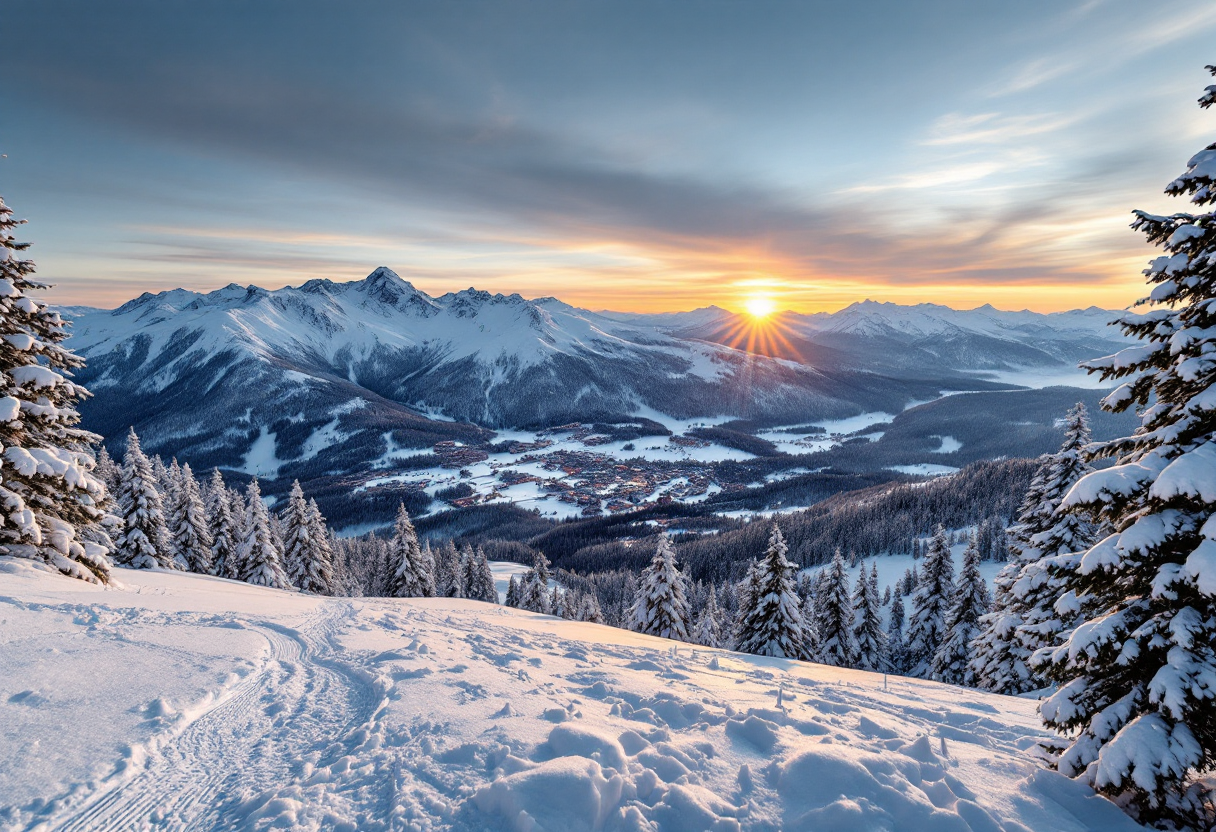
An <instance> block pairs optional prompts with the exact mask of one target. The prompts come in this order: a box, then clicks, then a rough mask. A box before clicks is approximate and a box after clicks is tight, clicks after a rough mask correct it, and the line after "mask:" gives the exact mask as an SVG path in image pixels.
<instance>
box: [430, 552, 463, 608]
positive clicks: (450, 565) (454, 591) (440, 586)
mask: <svg viewBox="0 0 1216 832" xmlns="http://www.w3.org/2000/svg"><path fill="white" fill-rule="evenodd" d="M435 594H436V595H438V596H439V597H441V598H463V597H464V570H463V568H462V566H461V556H460V551H459V550H458V549H457V548H456V544H455V543H453V542H452V541H451V540H449V541H447V542H446V543H444V545H443V546H442V547H440V549H439V551H438V552H437V553H436V555H435Z"/></svg>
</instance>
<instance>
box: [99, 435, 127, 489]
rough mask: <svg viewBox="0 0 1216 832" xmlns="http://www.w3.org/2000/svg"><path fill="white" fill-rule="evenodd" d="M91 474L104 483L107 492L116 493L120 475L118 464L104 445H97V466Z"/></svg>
mask: <svg viewBox="0 0 1216 832" xmlns="http://www.w3.org/2000/svg"><path fill="white" fill-rule="evenodd" d="M93 474H94V475H95V476H96V477H97V478H98V479H100V480H101V482H102V484H103V485H105V487H106V493H107V494H117V493H118V481H119V477H120V476H121V474H120V472H119V466H118V463H116V462H115V461H114V460H113V458H112V457H111V456H110V452H109V451H107V450H106V446H105V445H100V444H99V445H98V446H97V467H95V468H94V469H93Z"/></svg>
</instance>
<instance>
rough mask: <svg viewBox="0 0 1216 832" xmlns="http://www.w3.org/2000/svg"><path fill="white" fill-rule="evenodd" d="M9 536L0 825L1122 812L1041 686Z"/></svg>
mask: <svg viewBox="0 0 1216 832" xmlns="http://www.w3.org/2000/svg"><path fill="white" fill-rule="evenodd" d="M118 577H119V579H120V580H122V581H123V582H124V585H123V586H122V587H120V588H112V589H101V588H97V587H93V586H90V585H86V584H82V583H80V582H77V581H72V580H70V579H67V578H61V577H57V576H53V575H50V574H48V573H45V572H39V571H35V570H34V569H33V567H31V566H30V565H28V564H26V563H23V562H21V563H19V562H13V561H6V560H3V559H0V646H2V649H0V725H3V726H4V728H3V730H0V759H4V760H6V761H8V763H7V764H6V765H4V766H0V828H3V829H13V830H17V829H27V828H35V827H39V828H54V829H90V830H107V829H138V828H143V827H145V826H148V825H154V826H156V827H162V826H163V827H165V828H187V827H188V828H199V829H210V828H225V829H260V828H269V827H272V826H273V827H275V828H287V829H310V830H319V829H327V830H328V829H340V830H356V829H358V830H387V829H418V830H429V829H454V830H469V831H470V832H472V830H537V832H539V830H561V832H576V830H591V829H605V830H662V831H663V832H678V831H679V830H689V831H690V832H692V831H693V830H719V831H721V830H737V829H742V830H755V831H756V832H759V830H775V829H785V830H789V831H790V832H795V830H822V829H899V830H909V831H910V832H930V830H957V831H958V832H963V830H985V831H986V832H991V830H1002V829H1003V830H1009V831H1010V832H1013V830H1019V832H1020V831H1021V830H1027V829H1029V830H1051V831H1052V832H1072V831H1073V830H1106V831H1109V832H1118V830H1131V829H1136V828H1138V827H1136V826H1135V825H1134V824H1132V823H1131V822H1130V821H1129V820H1128V819H1127V818H1126V817H1125V816H1124V815H1123V814H1122V813H1121V812H1119V811H1118V810H1117V809H1116V808H1114V807H1113V806H1112V805H1111V804H1110V803H1108V802H1106V801H1105V800H1103V799H1100V798H1097V797H1094V796H1093V795H1092V794H1090V793H1089V792H1088V791H1087V790H1086V789H1085V788H1084V787H1082V786H1080V785H1078V784H1076V783H1073V782H1071V781H1069V780H1066V779H1064V778H1062V777H1060V776H1058V775H1056V774H1053V773H1049V772H1046V771H1042V770H1040V769H1039V768H1038V767H1037V765H1036V763H1035V762H1034V761H1033V758H1032V755H1031V753H1030V749H1031V748H1032V747H1033V745H1034V742H1035V740H1036V739H1037V738H1039V737H1041V736H1042V735H1043V732H1042V730H1041V728H1039V726H1038V723H1037V720H1036V717H1035V713H1034V710H1035V705H1034V703H1033V702H1030V701H1027V700H1022V699H1010V698H1004V697H999V696H992V695H986V694H980V693H976V692H973V691H964V690H960V689H957V688H950V687H945V686H941V685H937V684H933V683H928V682H920V681H912V680H906V679H900V678H892V679H890V680H887V681H885V682H884V679H883V677H882V676H879V675H874V674H867V673H863V672H858V671H841V670H837V669H832V668H827V667H822V666H817V665H812V664H802V663H794V662H787V661H780V660H766V659H758V658H753V657H744V656H740V655H735V654H730V653H725V652H721V651H712V650H704V649H692V648H690V647H688V646H685V645H679V646H678V647H677V646H675V645H673V644H672V643H670V642H665V641H661V640H658V639H653V638H649V637H643V636H638V635H634V634H631V633H627V632H623V631H620V630H615V629H610V628H606V627H601V626H596V625H590V624H573V623H569V622H563V621H560V620H557V619H553V618H550V617H546V616H538V615H533V614H529V613H520V612H517V611H513V610H507V609H503V608H498V607H490V606H485V605H481V604H477V603H475V602H469V601H458V600H437V599H427V600H409V601H399V600H390V599H322V598H315V597H306V596H300V595H298V594H294V593H287V592H281V591H276V590H267V589H260V588H255V587H250V586H246V585H242V584H233V583H230V582H227V581H222V580H218V579H212V578H205V577H200V576H194V575H185V574H171V573H156V572H139V573H135V572H129V571H125V570H119V572H118Z"/></svg>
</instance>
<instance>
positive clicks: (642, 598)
mask: <svg viewBox="0 0 1216 832" xmlns="http://www.w3.org/2000/svg"><path fill="white" fill-rule="evenodd" d="M629 628H630V629H631V630H636V631H637V632H639V633H645V634H646V635H651V636H658V637H659V638H671V639H675V640H676V641H688V601H687V599H686V597H685V587H684V576H683V575H682V574H680V572H679V571H678V570H677V569H676V554H675V551H674V550H673V549H672V548H671V541H670V540H669V539H668V538H667V536H666V535H662V536H661V537H659V545H658V546H657V547H656V548H655V553H654V557H653V558H652V559H651V561H650V565H649V566H647V567H646V568H645V569H643V570H642V579H641V583H640V585H639V586H638V593H637V595H636V596H635V597H634V601H633V606H632V607H630V608H629Z"/></svg>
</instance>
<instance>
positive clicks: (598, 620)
mask: <svg viewBox="0 0 1216 832" xmlns="http://www.w3.org/2000/svg"><path fill="white" fill-rule="evenodd" d="M578 620H579V621H586V622H587V623H589V624H603V623H604V613H603V611H602V610H601V609H600V599H599V598H597V597H596V595H595V593H594V592H588V593H586V594H585V595H584V596H583V597H582V598H581V599H580V600H579V607H578Z"/></svg>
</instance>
